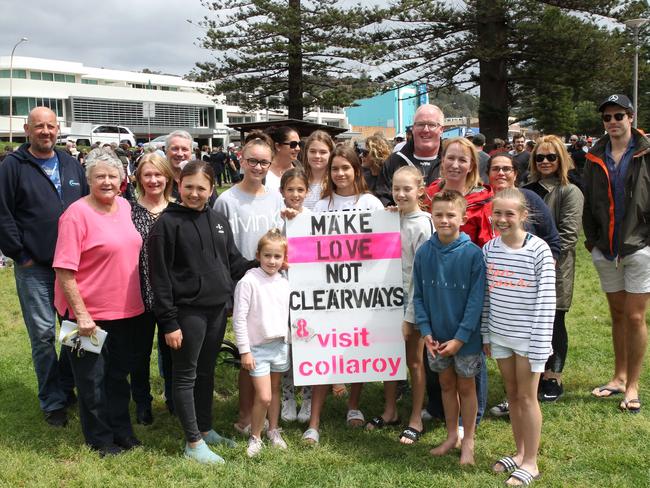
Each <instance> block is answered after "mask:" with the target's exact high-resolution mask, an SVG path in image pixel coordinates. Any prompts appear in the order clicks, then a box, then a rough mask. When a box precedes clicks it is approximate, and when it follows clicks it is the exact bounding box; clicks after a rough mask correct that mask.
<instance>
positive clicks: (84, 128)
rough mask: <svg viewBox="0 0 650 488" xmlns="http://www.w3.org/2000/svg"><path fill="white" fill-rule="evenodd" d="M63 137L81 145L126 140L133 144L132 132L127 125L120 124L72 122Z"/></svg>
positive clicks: (133, 136)
mask: <svg viewBox="0 0 650 488" xmlns="http://www.w3.org/2000/svg"><path fill="white" fill-rule="evenodd" d="M64 138H65V140H67V141H72V142H74V143H75V144H78V145H82V146H90V145H92V144H95V143H96V142H99V143H100V144H110V143H113V142H116V143H118V144H119V143H121V142H127V143H128V144H130V145H131V146H135V135H134V134H133V132H131V129H129V128H128V127H124V126H121V125H92V124H84V123H77V122H73V123H72V127H71V128H70V134H68V135H65V136H64Z"/></svg>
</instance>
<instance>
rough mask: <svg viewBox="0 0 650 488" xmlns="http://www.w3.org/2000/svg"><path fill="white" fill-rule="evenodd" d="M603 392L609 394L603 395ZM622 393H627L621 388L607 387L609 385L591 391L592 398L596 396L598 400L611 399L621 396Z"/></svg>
mask: <svg viewBox="0 0 650 488" xmlns="http://www.w3.org/2000/svg"><path fill="white" fill-rule="evenodd" d="M596 392H598V394H596ZM603 392H607V394H606V395H602V394H601V393H603ZM622 393H625V390H624V389H623V390H622V389H620V388H615V387H613V386H607V385H603V386H599V387H597V388H594V389H593V390H591V396H594V397H596V398H609V397H611V396H614V395H620V394H622Z"/></svg>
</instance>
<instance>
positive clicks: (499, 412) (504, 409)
mask: <svg viewBox="0 0 650 488" xmlns="http://www.w3.org/2000/svg"><path fill="white" fill-rule="evenodd" d="M490 413H491V414H492V415H494V416H495V417H505V416H506V415H510V405H508V400H504V401H502V402H501V403H499V404H498V405H495V406H494V407H492V408H491V409H490Z"/></svg>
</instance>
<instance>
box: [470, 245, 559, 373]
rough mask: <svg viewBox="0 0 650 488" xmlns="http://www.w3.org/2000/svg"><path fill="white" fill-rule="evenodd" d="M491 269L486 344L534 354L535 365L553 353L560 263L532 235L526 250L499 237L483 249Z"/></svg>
mask: <svg viewBox="0 0 650 488" xmlns="http://www.w3.org/2000/svg"><path fill="white" fill-rule="evenodd" d="M483 256H484V258H485V266H486V269H487V280H486V293H485V300H484V304H483V314H482V317H481V335H482V336H483V343H484V344H487V343H493V344H498V345H501V346H504V347H508V348H511V349H516V350H521V351H525V352H527V353H528V359H529V361H530V362H531V363H539V362H545V361H546V360H547V359H548V357H549V356H550V355H551V353H552V351H553V350H552V347H551V339H552V337H553V320H554V318H555V264H554V263H553V255H552V254H551V250H550V249H549V247H548V245H547V244H546V243H545V242H544V241H543V240H542V239H540V238H539V237H536V236H534V235H532V234H528V238H527V240H526V242H525V244H524V246H523V247H522V248H521V249H511V248H509V247H508V246H507V245H505V244H504V243H503V241H502V240H501V237H496V238H495V239H492V240H491V241H489V242H488V243H487V244H485V246H484V247H483Z"/></svg>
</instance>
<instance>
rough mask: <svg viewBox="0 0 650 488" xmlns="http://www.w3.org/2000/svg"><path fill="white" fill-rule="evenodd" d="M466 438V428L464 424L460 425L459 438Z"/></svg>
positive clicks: (461, 439) (460, 439)
mask: <svg viewBox="0 0 650 488" xmlns="http://www.w3.org/2000/svg"><path fill="white" fill-rule="evenodd" d="M464 438H465V428H464V427H463V426H462V425H459V426H458V440H459V441H461V442H462V441H463V439H464Z"/></svg>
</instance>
